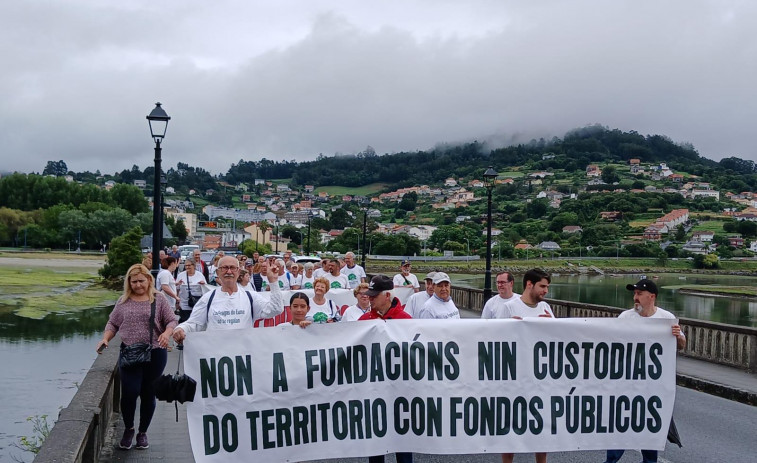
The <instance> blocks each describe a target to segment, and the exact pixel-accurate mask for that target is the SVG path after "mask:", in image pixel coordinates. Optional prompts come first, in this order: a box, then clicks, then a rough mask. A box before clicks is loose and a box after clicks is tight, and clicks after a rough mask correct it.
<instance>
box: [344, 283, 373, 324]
mask: <svg viewBox="0 0 757 463" xmlns="http://www.w3.org/2000/svg"><path fill="white" fill-rule="evenodd" d="M366 291H368V283H360V284H359V285H357V286H356V287H355V289H354V290H352V294H354V295H355V299H357V302H356V303H355V305H351V306H349V307H347V309H346V310H345V311H344V313H343V314H342V321H343V322H356V321H358V320H359V319H360V317H362V316H363V315H365V313H366V312H368V311H369V310H371V299H370V298H369V297H368V294H366Z"/></svg>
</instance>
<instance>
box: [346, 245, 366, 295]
mask: <svg viewBox="0 0 757 463" xmlns="http://www.w3.org/2000/svg"><path fill="white" fill-rule="evenodd" d="M344 263H345V265H344V267H342V270H341V272H342V275H344V276H346V277H347V284H348V285H349V288H350V289H355V288H357V286H358V285H359V284H360V283H365V269H364V268H363V267H361V266H360V265H358V264H356V263H355V253H354V252H352V251H350V252H348V253H347V254H345V255H344Z"/></svg>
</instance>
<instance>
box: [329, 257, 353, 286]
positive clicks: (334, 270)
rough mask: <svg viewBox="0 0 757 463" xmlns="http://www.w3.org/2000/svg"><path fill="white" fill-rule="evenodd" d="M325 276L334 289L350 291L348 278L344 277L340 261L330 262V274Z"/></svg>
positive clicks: (332, 260) (333, 260)
mask: <svg viewBox="0 0 757 463" xmlns="http://www.w3.org/2000/svg"><path fill="white" fill-rule="evenodd" d="M323 276H324V278H326V279H327V280H329V284H330V285H331V287H332V288H334V289H349V288H347V285H348V283H347V277H346V276H344V275H342V272H341V268H340V267H339V260H337V259H331V261H330V262H329V273H327V274H325V275H323Z"/></svg>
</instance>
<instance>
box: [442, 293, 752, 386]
mask: <svg viewBox="0 0 757 463" xmlns="http://www.w3.org/2000/svg"><path fill="white" fill-rule="evenodd" d="M451 296H452V300H453V301H455V304H457V307H458V308H459V309H466V310H471V311H474V312H481V309H482V308H483V306H484V292H483V290H480V289H472V288H452V291H451ZM547 302H548V303H549V305H550V306H552V311H553V312H554V313H555V316H557V317H559V318H567V317H617V316H618V315H619V314H620V313H621V312H622V311H623V310H625V309H619V308H617V307H609V306H604V305H597V304H585V303H582V302H572V301H561V300H557V299H547ZM679 320H680V324H681V329H682V330H683V332H684V334H685V335H686V348H685V349H684V350H683V351H682V355H686V356H688V357H691V358H696V359H699V360H706V361H708V362H712V363H717V364H720V365H728V366H731V367H736V368H739V369H741V370H746V371H748V372H750V373H757V328H750V327H747V326H736V325H728V324H725V323H717V322H709V321H704V320H697V319H694V318H683V317H682V318H679Z"/></svg>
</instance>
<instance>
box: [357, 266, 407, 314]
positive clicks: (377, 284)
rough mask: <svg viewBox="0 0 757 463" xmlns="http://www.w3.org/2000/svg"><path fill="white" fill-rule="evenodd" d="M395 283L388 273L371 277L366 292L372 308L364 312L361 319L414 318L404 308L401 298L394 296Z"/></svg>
mask: <svg viewBox="0 0 757 463" xmlns="http://www.w3.org/2000/svg"><path fill="white" fill-rule="evenodd" d="M393 290H394V283H393V282H392V279H391V278H389V277H388V276H386V275H376V276H375V277H373V278H371V283H370V285H368V290H367V291H366V292H365V294H367V295H368V297H369V298H370V300H371V310H370V311H368V312H366V313H364V314H363V316H362V317H360V318H359V320H376V319H381V320H390V319H401V318H413V317H411V316H410V315H408V314H407V312H405V311H404V310H403V308H402V304H401V303H400V300H399V299H397V298H396V297H394V294H393Z"/></svg>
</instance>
